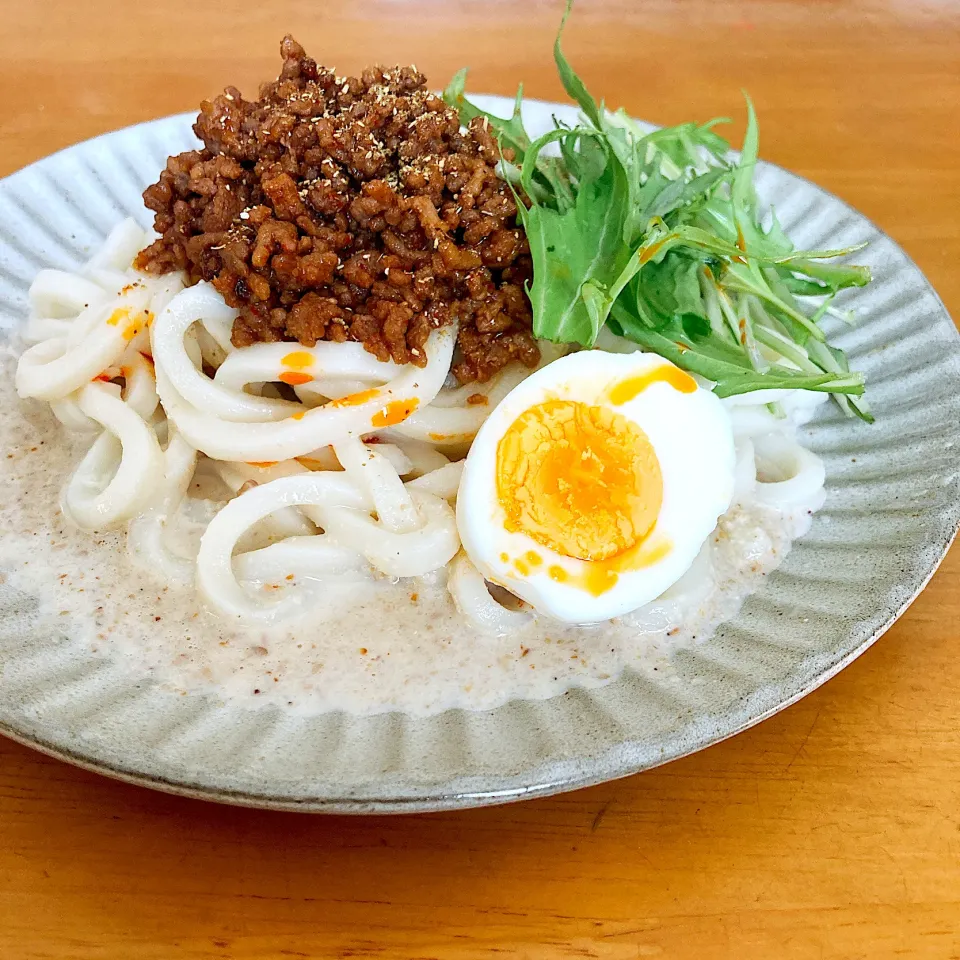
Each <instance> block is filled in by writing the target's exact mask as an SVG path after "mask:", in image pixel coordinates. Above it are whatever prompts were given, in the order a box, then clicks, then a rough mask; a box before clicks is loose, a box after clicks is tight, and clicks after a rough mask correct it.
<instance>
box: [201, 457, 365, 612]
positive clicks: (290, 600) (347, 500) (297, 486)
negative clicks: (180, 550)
mask: <svg viewBox="0 0 960 960" xmlns="http://www.w3.org/2000/svg"><path fill="white" fill-rule="evenodd" d="M321 503H325V504H327V506H328V507H329V508H331V509H332V508H333V507H349V508H353V509H361V510H362V509H367V510H369V509H371V508H372V506H373V504H372V502H371V500H370V498H369V496H367V495H366V494H364V493H363V492H362V491H361V490H359V489H357V488H356V487H355V486H354V484H353V483H352V482H351V481H350V479H349V478H348V477H346V476H345V475H344V474H342V473H311V472H309V471H307V472H304V473H303V474H300V475H298V476H290V477H281V478H279V479H277V480H274V481H271V482H270V483H267V484H263V485H262V486H258V487H254V488H252V489H250V490H247V491H246V493H243V494H241V495H240V496H238V497H237V498H236V499H234V500H231V501H230V502H229V503H228V504H226V506H224V508H223V509H222V510H221V511H220V512H219V513H218V514H217V515H216V516H215V517H214V518H213V519H212V520H211V521H210V524H209V526H208V527H207V529H206V530H205V531H204V533H203V536H202V537H201V539H200V552H199V554H198V556H197V586H198V587H199V589H200V592H201V594H202V595H203V597H204V598H205V599H206V600H207V601H208V602H209V603H210V604H211V605H212V606H214V607H215V608H216V609H217V610H220V611H221V612H223V613H227V614H231V615H233V616H237V617H247V618H253V619H258V620H268V621H269V620H274V619H276V618H278V617H280V616H282V615H283V614H284V613H288V612H290V610H291V609H292V608H295V607H297V606H299V602H300V600H299V596H298V595H297V594H294V595H292V596H287V597H283V598H281V599H280V600H272V601H270V600H266V601H264V600H259V599H257V598H256V597H254V596H252V595H251V593H250V592H249V591H247V590H245V589H244V588H243V587H242V586H241V585H240V583H239V581H238V580H237V576H236V573H235V571H234V568H233V562H234V561H233V553H234V550H235V549H236V547H237V543H238V542H239V540H240V538H241V537H242V536H243V535H244V533H246V531H247V530H249V529H250V528H251V527H253V526H254V525H255V524H257V523H259V522H260V521H261V520H263V519H265V518H266V517H268V516H270V514H271V513H273V512H274V511H276V510H279V509H281V508H282V507H295V506H301V507H302V506H307V505H312V506H315V505H317V504H321ZM310 539H311V541H316V542H315V544H314V545H315V546H317V547H318V548H321V549H322V550H326V547H327V545H328V544H329V543H332V542H333V541H332V540H331V541H327V540H326V536H320V537H311V538H310ZM250 563H251V561H247V565H248V568H249V565H250ZM290 572H294V571H290ZM245 573H246V574H247V577H248V578H249V579H260V578H259V577H257V576H252V577H251V576H250V574H251V571H250V569H247V570H246V571H245Z"/></svg>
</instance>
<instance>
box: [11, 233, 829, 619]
mask: <svg viewBox="0 0 960 960" xmlns="http://www.w3.org/2000/svg"><path fill="white" fill-rule="evenodd" d="M148 240H149V238H148V236H147V235H146V233H145V232H144V231H143V230H141V229H140V228H139V227H138V226H137V225H136V224H135V223H134V222H133V221H132V220H128V221H125V222H123V223H121V224H120V225H118V226H117V227H116V229H114V231H113V232H112V233H111V234H110V236H109V237H108V239H107V241H106V242H105V244H104V246H103V248H102V249H101V250H99V251H98V252H97V253H96V255H95V256H94V257H93V258H92V259H91V260H90V261H89V262H88V263H87V264H85V265H84V266H83V267H82V268H81V269H79V270H78V271H77V272H75V273H71V272H64V271H59V270H43V271H41V272H40V274H38V276H37V278H36V280H35V281H34V283H33V286H32V287H31V289H30V308H31V315H30V318H29V320H28V322H27V324H26V325H25V328H24V330H23V333H22V337H23V339H24V341H25V342H26V343H28V344H29V346H28V347H27V349H26V350H25V351H24V353H23V355H22V356H21V358H20V361H19V366H18V369H17V375H16V386H17V390H18V392H19V394H20V395H21V396H22V397H25V398H26V397H32V398H36V399H38V400H43V401H46V402H48V403H49V404H50V407H51V409H52V411H53V413H54V414H55V416H56V417H57V419H58V420H59V421H60V423H61V424H62V425H63V428H64V429H65V430H67V431H70V432H71V433H76V434H83V435H87V436H89V438H90V444H89V448H88V450H87V452H86V454H85V455H84V457H83V458H82V460H81V461H80V463H79V465H78V466H77V467H76V470H75V471H74V473H73V475H72V476H71V477H70V478H69V480H68V481H67V482H66V485H65V487H64V491H63V496H62V507H63V511H64V513H65V515H66V516H67V517H69V518H70V520H72V522H73V523H74V524H76V526H78V527H80V528H81V529H83V530H88V531H93V530H102V529H105V528H108V527H118V526H123V525H126V528H127V533H128V538H127V539H128V547H129V554H130V557H131V559H132V560H133V562H134V563H136V564H137V565H138V566H139V567H141V568H143V569H144V570H147V571H150V572H151V573H152V574H153V575H154V576H159V577H160V578H162V579H163V580H166V581H169V582H171V583H176V584H180V585H183V586H188V585H190V584H195V585H196V588H197V589H198V590H199V592H200V594H201V596H202V597H203V598H204V599H205V601H206V602H207V603H208V604H209V605H210V606H211V607H212V608H213V609H214V610H216V611H217V612H219V613H220V614H221V615H223V616H226V617H231V618H237V619H239V620H241V621H253V622H259V623H267V622H272V621H275V620H277V619H279V618H283V617H285V616H287V615H288V614H290V613H291V612H292V611H294V610H295V609H298V608H303V606H304V605H305V604H308V603H322V596H323V591H324V590H329V589H334V588H335V584H336V582H337V580H338V579H341V578H342V579H350V578H356V577H357V576H358V575H359V574H367V575H369V573H370V572H371V571H372V572H374V573H376V574H379V575H381V576H383V577H388V578H394V579H396V578H404V577H418V576H421V575H424V574H429V573H432V572H434V571H438V570H442V569H443V568H446V573H447V584H448V589H449V591H450V594H451V595H452V597H453V599H454V601H455V603H456V605H457V608H458V609H459V611H460V612H461V614H462V615H463V616H464V617H465V618H466V619H467V620H468V621H469V623H470V624H471V625H472V626H473V627H474V628H476V629H477V630H479V631H482V632H486V633H492V634H499V635H505V634H508V633H510V632H512V631H515V630H516V629H518V628H520V627H522V626H523V625H524V624H526V623H528V622H529V621H530V619H531V617H533V616H534V614H533V612H532V611H531V610H530V609H529V608H528V607H525V606H524V605H522V604H519V603H515V602H513V601H512V598H510V597H509V596H508V595H505V592H504V591H500V590H496V591H494V592H491V589H490V585H489V584H487V583H486V582H485V581H484V579H483V577H482V576H481V575H480V573H479V572H478V571H477V569H476V568H475V567H474V566H473V565H472V564H471V562H470V561H469V559H468V558H467V557H466V555H465V554H464V553H463V551H462V550H460V541H459V537H458V534H457V525H456V519H455V513H454V504H455V501H456V496H457V489H458V485H459V479H460V472H461V469H462V458H463V457H464V456H465V454H466V452H467V450H468V449H469V444H470V441H471V440H472V438H473V437H474V436H475V434H476V432H477V430H478V429H479V427H480V425H481V424H482V423H483V421H484V419H485V418H486V416H487V415H488V414H489V412H490V411H491V410H492V409H493V407H494V406H495V405H496V404H497V403H498V402H499V400H500V399H502V397H504V396H505V395H506V394H507V393H508V392H509V391H510V390H511V389H512V388H513V387H514V386H515V385H516V384H517V383H519V382H520V381H521V380H522V379H523V378H524V377H525V376H527V375H529V373H530V371H529V370H527V369H526V368H524V367H522V366H521V365H519V364H517V365H513V366H509V367H507V368H505V369H504V370H502V371H501V372H500V373H499V374H498V375H497V376H496V377H495V378H494V379H493V380H491V381H490V382H488V383H486V384H476V383H474V384H468V385H466V386H459V385H457V384H456V382H455V380H454V379H453V378H452V377H451V376H450V373H449V371H450V367H451V361H452V358H453V352H454V344H455V339H456V327H455V325H450V326H447V327H442V328H440V329H437V330H435V331H434V332H433V333H432V334H431V336H430V338H429V340H428V342H427V344H426V364H425V365H424V366H423V367H416V366H398V365H397V364H395V363H393V362H382V361H380V360H377V359H376V358H375V357H373V356H372V355H371V354H369V353H367V352H366V351H365V350H364V348H363V346H362V345H361V344H359V343H353V342H345V343H333V342H320V343H318V344H317V345H316V346H314V347H304V346H301V345H299V344H295V343H259V344H254V345H252V346H247V347H242V348H236V347H234V346H233V345H232V343H231V340H230V331H231V327H232V324H233V320H234V318H235V315H236V312H235V311H234V310H233V309H231V308H229V307H228V306H226V304H225V303H224V302H223V299H222V298H221V297H220V295H219V294H218V293H217V292H216V291H215V290H214V289H213V288H212V287H210V286H209V285H207V284H204V283H200V284H197V285H196V286H193V287H189V288H184V286H183V281H182V278H180V277H179V276H178V275H176V274H169V275H166V276H163V277H161V278H156V277H149V276H146V275H143V274H140V273H138V272H136V271H135V270H134V269H133V268H132V266H131V264H132V261H133V258H134V256H135V255H136V253H137V252H138V251H139V250H140V249H141V248H143V247H144V245H145V244H146V243H147V242H148ZM598 346H600V347H601V348H603V349H607V350H615V351H620V350H627V349H630V350H632V349H635V347H634V346H633V345H631V344H628V343H627V342H626V341H622V340H619V338H616V337H614V336H612V335H610V334H609V333H605V334H604V335H603V338H602V339H601V341H600V342H599V343H598ZM541 347H542V353H543V358H542V361H541V362H542V363H547V362H549V361H550V360H552V359H555V358H556V357H558V356H559V355H560V348H557V347H554V346H553V345H551V344H546V343H544V344H542V345H541ZM825 399H826V395H825V394H812V393H806V392H789V393H788V392H784V391H777V392H772V391H763V392H759V393H753V394H746V395H744V396H740V397H735V398H732V399H730V400H727V401H724V402H725V404H726V406H727V408H728V410H729V413H730V416H731V419H732V423H733V428H734V434H735V437H736V445H737V467H736V491H735V496H734V502H735V504H742V505H759V506H764V507H769V508H772V509H776V510H781V511H790V510H792V509H796V508H804V509H806V508H808V507H811V508H815V507H816V506H817V505H818V504H819V499H820V498H821V497H822V488H823V482H824V472H823V466H822V464H821V462H820V460H819V459H818V458H817V457H816V456H815V455H813V454H812V453H810V452H809V451H808V450H806V449H805V448H804V447H803V446H801V445H800V444H799V443H798V442H797V440H796V438H795V428H796V426H797V424H798V423H801V422H804V421H805V420H806V419H807V418H809V416H810V414H811V413H812V410H813V408H814V407H815V406H816V405H817V404H819V403H821V402H823V401H824V400H825ZM196 491H200V492H199V494H198V493H196ZM198 502H199V505H198ZM198 517H199V518H200V520H199V521H198ZM198 522H200V523H201V525H203V526H205V529H203V533H202V537H200V539H199V546H198V547H194V548H192V549H190V550H185V549H184V547H183V545H184V543H186V542H188V539H189V538H185V537H182V536H177V531H178V528H180V527H181V526H183V525H196V524H197V523H198ZM712 549H714V545H713V542H712V541H708V542H707V544H706V545H705V546H704V548H703V551H702V552H701V556H700V557H699V558H698V560H697V561H696V562H695V563H694V565H693V566H692V567H691V569H690V570H689V571H688V573H687V574H686V575H685V576H684V577H683V578H682V579H681V581H680V582H679V583H677V584H676V585H675V586H674V587H673V588H671V590H670V591H668V592H667V594H665V595H664V597H663V598H661V600H659V601H657V602H656V603H655V604H651V605H650V606H651V608H655V609H651V610H650V611H648V613H649V614H650V616H653V617H656V616H658V615H659V614H660V613H662V608H663V607H664V605H665V604H666V605H670V604H673V605H676V604H678V603H679V604H680V605H681V606H682V605H683V604H684V603H692V602H696V601H697V599H698V598H700V597H702V596H703V595H704V592H705V591H708V590H709V587H710V570H711V558H710V551H711V550H712ZM311 585H312V586H311ZM318 585H319V586H320V589H319V590H318V589H315V588H316V587H317V586H318ZM657 604H659V607H658V606H657Z"/></svg>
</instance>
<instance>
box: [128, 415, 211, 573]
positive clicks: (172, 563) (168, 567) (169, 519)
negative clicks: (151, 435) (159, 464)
mask: <svg viewBox="0 0 960 960" xmlns="http://www.w3.org/2000/svg"><path fill="white" fill-rule="evenodd" d="M196 466H197V451H196V450H195V449H194V448H193V447H191V446H190V444H189V443H187V441H186V440H184V439H183V437H181V436H180V435H179V434H178V433H177V432H176V431H175V430H174V431H173V432H172V435H171V436H170V438H169V441H168V443H167V448H166V450H164V452H163V484H162V487H161V489H160V491H159V496H158V497H157V498H156V501H155V502H154V503H153V504H151V505H150V506H149V507H148V508H147V509H146V510H145V511H144V512H143V513H141V514H140V515H139V516H136V517H134V518H133V520H131V521H130V525H129V527H128V528H127V550H128V551H129V554H130V558H131V559H132V560H133V562H134V563H135V564H136V565H137V566H138V567H140V568H141V569H143V570H148V571H152V572H154V573H156V572H157V571H159V572H160V573H162V574H163V576H164V577H166V578H167V579H168V580H170V581H172V582H173V583H179V584H184V585H185V584H189V583H191V582H192V581H193V573H194V565H195V561H196V558H195V557H184V556H181V555H180V554H178V553H176V552H174V551H173V550H172V549H171V548H170V546H169V545H168V543H167V539H168V537H167V533H168V528H169V526H170V525H171V523H173V522H174V520H175V518H176V515H177V512H178V511H179V509H180V504H181V503H182V502H183V498H184V497H185V496H186V495H187V488H188V487H189V486H190V481H191V480H192V479H193V474H194V470H195V469H196Z"/></svg>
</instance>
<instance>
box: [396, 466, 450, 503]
mask: <svg viewBox="0 0 960 960" xmlns="http://www.w3.org/2000/svg"><path fill="white" fill-rule="evenodd" d="M462 476H463V461H462V460H458V461H457V462H456V463H445V464H444V465H443V466H442V467H437V469H436V470H431V471H430V473H424V474H422V475H421V476H419V477H416V478H415V479H413V480H411V481H410V482H409V483H407V489H408V490H419V491H421V492H422V493H429V494H432V495H433V496H435V497H442V498H443V499H444V500H456V498H457V491H458V490H459V489H460V478H461V477H462Z"/></svg>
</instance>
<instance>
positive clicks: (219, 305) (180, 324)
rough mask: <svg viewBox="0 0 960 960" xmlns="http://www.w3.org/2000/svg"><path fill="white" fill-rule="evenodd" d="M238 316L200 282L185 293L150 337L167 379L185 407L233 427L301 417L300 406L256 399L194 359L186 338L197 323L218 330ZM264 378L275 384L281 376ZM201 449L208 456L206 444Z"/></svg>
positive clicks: (163, 315) (168, 308)
mask: <svg viewBox="0 0 960 960" xmlns="http://www.w3.org/2000/svg"><path fill="white" fill-rule="evenodd" d="M236 316H237V311H236V310H234V309H233V308H232V307H228V306H227V305H226V304H225V303H224V302H223V298H222V297H221V296H220V294H219V293H217V291H216V290H215V289H214V288H213V287H212V286H210V284H208V283H198V284H197V285H196V286H195V287H190V288H189V289H188V290H184V291H183V292H182V293H179V294H177V296H176V297H174V298H173V299H172V300H171V301H170V303H168V304H167V306H166V308H165V309H164V310H163V312H162V313H161V314H160V315H159V316H158V317H157V318H156V320H155V321H154V324H153V330H152V337H151V340H152V344H153V359H154V362H155V363H156V364H157V365H158V366H159V367H160V368H161V369H162V370H163V375H164V377H165V378H168V379H169V380H170V381H171V383H172V384H174V387H175V389H176V391H177V394H178V395H179V396H180V397H181V398H182V399H183V400H184V402H185V403H187V404H190V405H191V406H193V407H195V408H197V409H199V410H203V411H204V412H205V413H206V414H207V415H210V416H212V417H219V418H220V419H222V420H226V421H230V422H237V421H240V422H243V423H260V422H263V421H272V420H281V419H283V418H284V417H288V416H290V415H291V414H293V413H296V412H297V411H298V410H299V409H300V405H299V404H295V403H291V402H290V401H287V400H271V399H268V398H265V397H255V396H253V395H251V394H249V393H244V392H243V391H242V390H241V389H228V388H227V387H225V386H223V385H222V384H221V383H219V382H217V381H216V380H211V379H210V377H208V376H206V374H204V373H203V371H202V370H198V369H197V365H196V362H195V360H193V359H191V357H190V356H189V354H188V353H187V348H186V346H185V343H184V337H185V336H186V334H187V331H188V330H190V328H191V327H192V326H193V325H194V324H195V323H198V322H200V321H202V320H205V319H209V320H210V321H211V322H212V324H214V325H216V324H217V323H220V322H229V323H231V324H232V323H233V321H234V319H235V318H236ZM234 356H236V353H235V354H234ZM228 360H229V358H228ZM259 379H263V380H267V379H274V380H275V379H276V377H273V378H270V377H262V378H259ZM164 406H166V404H164ZM168 413H169V409H168ZM174 419H176V418H174ZM178 425H179V424H178ZM196 446H197V447H198V449H201V450H203V452H204V453H207V451H206V450H205V449H204V447H203V446H202V445H201V444H196Z"/></svg>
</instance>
